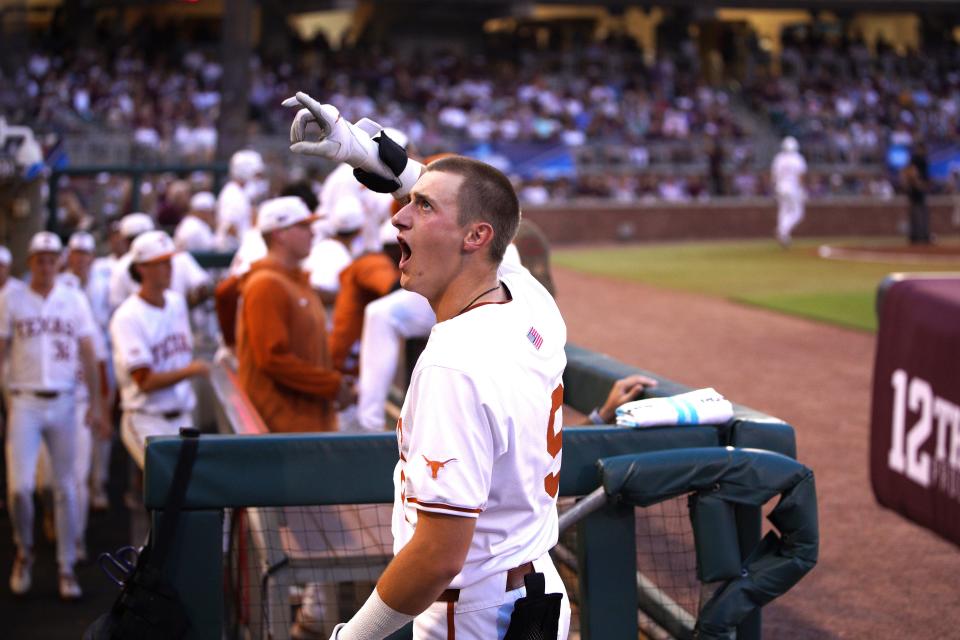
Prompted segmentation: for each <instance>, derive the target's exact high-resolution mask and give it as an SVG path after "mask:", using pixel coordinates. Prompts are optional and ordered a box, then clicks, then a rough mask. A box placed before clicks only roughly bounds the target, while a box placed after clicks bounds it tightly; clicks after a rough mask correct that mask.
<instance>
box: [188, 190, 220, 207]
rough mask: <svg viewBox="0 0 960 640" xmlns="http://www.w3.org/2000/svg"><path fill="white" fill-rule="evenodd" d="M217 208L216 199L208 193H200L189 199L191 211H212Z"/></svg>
mask: <svg viewBox="0 0 960 640" xmlns="http://www.w3.org/2000/svg"><path fill="white" fill-rule="evenodd" d="M216 206H217V199H216V198H215V197H214V195H213V194H212V193H210V192H209V191H201V192H199V193H195V194H193V197H192V198H190V210H191V211H213V210H214V209H215V208H216Z"/></svg>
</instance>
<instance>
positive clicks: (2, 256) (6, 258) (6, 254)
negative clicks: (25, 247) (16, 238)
mask: <svg viewBox="0 0 960 640" xmlns="http://www.w3.org/2000/svg"><path fill="white" fill-rule="evenodd" d="M11 262H13V256H12V255H10V249H7V248H6V247H5V246H3V245H0V264H5V265H7V266H9V265H10V263H11Z"/></svg>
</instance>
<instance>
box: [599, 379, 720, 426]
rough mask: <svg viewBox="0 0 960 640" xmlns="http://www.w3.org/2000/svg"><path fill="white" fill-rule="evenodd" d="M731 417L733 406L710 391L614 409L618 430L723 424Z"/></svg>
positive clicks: (682, 394)
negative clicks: (623, 428)
mask: <svg viewBox="0 0 960 640" xmlns="http://www.w3.org/2000/svg"><path fill="white" fill-rule="evenodd" d="M732 417H733V405H732V404H731V403H730V401H729V400H727V399H726V398H724V397H723V396H722V395H720V394H719V393H717V391H716V389H713V388H707V389H697V390H696V391H690V392H689V393H681V394H679V395H676V396H668V397H665V398H647V399H644V400H634V401H633V402H627V403H626V404H622V405H620V406H619V407H617V425H619V426H621V427H654V426H666V425H686V424H723V423H725V422H727V421H728V420H730V419H731V418H732Z"/></svg>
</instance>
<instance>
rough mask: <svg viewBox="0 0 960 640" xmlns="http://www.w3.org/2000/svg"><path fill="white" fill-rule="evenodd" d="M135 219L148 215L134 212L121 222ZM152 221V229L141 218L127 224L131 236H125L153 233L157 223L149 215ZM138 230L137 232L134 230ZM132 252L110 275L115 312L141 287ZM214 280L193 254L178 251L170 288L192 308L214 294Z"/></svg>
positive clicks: (111, 300)
mask: <svg viewBox="0 0 960 640" xmlns="http://www.w3.org/2000/svg"><path fill="white" fill-rule="evenodd" d="M131 216H146V214H142V213H140V214H137V213H131V214H129V215H128V216H125V217H124V218H123V220H121V224H123V223H124V222H126V221H127V220H128V218H130V217H131ZM146 219H147V220H149V221H150V223H149V228H145V227H146V226H147V225H146V224H144V223H143V221H142V219H141V218H137V225H136V227H134V225H127V227H126V228H128V229H130V230H131V233H125V234H124V235H126V236H127V237H128V238H131V240H133V239H134V238H137V237H139V236H140V234H141V233H144V232H146V231H151V230H153V220H152V219H151V218H150V217H149V216H146ZM134 229H136V231H137V232H136V233H133V230H134ZM131 253H132V249H131V251H128V252H127V253H126V254H124V255H123V256H122V257H121V258H120V259H119V260H118V261H117V264H116V265H115V267H114V269H113V273H112V274H111V275H110V306H111V307H112V308H114V309H116V308H117V307H119V306H120V304H121V303H122V302H123V301H124V300H126V299H127V298H128V297H130V296H131V295H133V294H134V293H136V292H137V284H136V282H134V280H133V278H132V277H131V275H130V264H131ZM211 287H212V280H211V279H210V274H208V273H207V272H206V271H205V270H204V269H203V267H201V266H200V265H199V264H198V263H197V261H196V259H194V257H193V256H191V255H190V254H189V253H184V252H177V253H175V254H174V256H173V276H172V279H171V281H170V288H171V289H172V290H174V291H176V292H177V293H179V294H180V295H182V296H183V297H184V298H185V299H186V301H187V302H188V303H189V305H190V306H191V307H192V306H194V305H196V304H198V303H200V302H202V301H203V300H205V299H206V298H207V297H208V296H209V295H210V292H211Z"/></svg>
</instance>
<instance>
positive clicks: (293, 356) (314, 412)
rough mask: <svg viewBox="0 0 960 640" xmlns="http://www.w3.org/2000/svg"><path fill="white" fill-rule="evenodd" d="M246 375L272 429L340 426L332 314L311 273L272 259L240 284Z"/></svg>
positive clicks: (240, 340)
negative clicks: (330, 347) (330, 345)
mask: <svg viewBox="0 0 960 640" xmlns="http://www.w3.org/2000/svg"><path fill="white" fill-rule="evenodd" d="M240 295H241V302H240V313H239V315H238V318H237V359H238V361H239V367H238V372H237V373H238V377H239V378H240V384H241V386H242V387H243V390H244V391H245V392H246V394H247V396H249V398H250V401H251V402H252V403H253V406H254V407H256V409H257V412H258V413H259V414H260V417H261V418H263V422H264V424H266V425H267V428H268V429H270V430H271V431H282V432H291V431H299V432H302V431H334V430H336V428H337V424H336V413H335V412H334V408H333V402H332V401H333V399H334V398H336V396H337V392H338V391H339V389H340V373H338V372H337V371H335V370H334V369H333V368H332V366H331V363H330V356H329V353H328V351H327V335H326V315H325V313H324V311H323V305H321V304H320V299H319V297H318V296H317V294H316V293H315V292H314V291H313V289H311V287H310V283H309V281H308V279H307V275H306V273H304V272H302V271H300V270H289V269H286V268H284V267H282V266H281V265H280V264H278V263H277V262H276V261H274V260H273V259H271V258H269V257H267V258H264V259H263V260H260V261H258V262H255V263H254V264H253V266H252V267H251V268H250V271H249V272H248V273H247V274H246V275H245V276H244V278H243V280H242V282H241V284H240Z"/></svg>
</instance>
